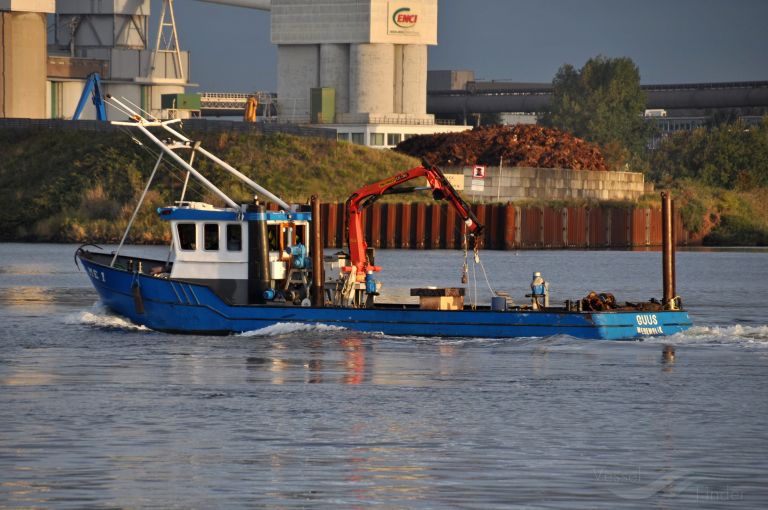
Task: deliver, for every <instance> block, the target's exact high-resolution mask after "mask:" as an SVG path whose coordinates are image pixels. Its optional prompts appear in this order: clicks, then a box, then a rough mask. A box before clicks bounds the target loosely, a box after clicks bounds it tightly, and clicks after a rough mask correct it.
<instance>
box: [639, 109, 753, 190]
mask: <svg viewBox="0 0 768 510" xmlns="http://www.w3.org/2000/svg"><path fill="white" fill-rule="evenodd" d="M648 177H649V178H650V179H652V180H655V181H657V182H661V183H670V182H672V181H673V180H676V179H682V178H691V179H696V180H700V181H701V182H703V183H704V184H707V185H709V186H718V187H723V188H727V189H740V190H750V189H752V188H755V187H759V186H768V118H766V119H764V120H763V122H762V123H761V124H760V125H757V126H746V125H744V124H742V123H740V122H736V123H733V124H723V125H720V126H717V127H713V128H712V129H709V130H707V129H705V128H700V129H696V130H694V131H692V132H681V133H676V134H674V135H672V136H670V137H668V138H667V139H666V140H664V141H663V143H662V144H661V146H660V147H659V149H657V150H656V151H654V152H653V154H652V155H651V157H650V168H649V170H648Z"/></svg>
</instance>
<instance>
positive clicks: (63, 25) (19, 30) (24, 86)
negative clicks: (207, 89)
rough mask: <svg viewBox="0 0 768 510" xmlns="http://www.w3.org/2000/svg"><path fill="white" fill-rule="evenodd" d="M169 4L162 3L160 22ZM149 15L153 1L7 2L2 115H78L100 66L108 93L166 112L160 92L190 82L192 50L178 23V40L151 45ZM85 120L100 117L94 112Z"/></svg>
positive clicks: (1, 25) (1, 30)
mask: <svg viewBox="0 0 768 510" xmlns="http://www.w3.org/2000/svg"><path fill="white" fill-rule="evenodd" d="M169 6H170V3H169V2H167V1H165V2H163V14H164V15H165V16H161V23H162V22H163V20H164V19H166V20H167V19H168V18H167V16H168V15H170V13H171V12H172V11H170V10H169V9H168V8H169ZM49 14H53V16H52V17H51V19H52V24H53V26H51V27H50V28H51V37H50V39H49V38H48V15H49ZM149 14H150V0H0V15H1V16H0V35H2V52H1V54H2V71H3V77H2V82H0V109H1V111H0V117H17V118H18V117H21V118H34V119H42V118H54V119H68V118H72V115H73V114H74V112H75V109H76V106H77V102H78V100H79V99H80V96H81V94H82V91H83V88H84V86H85V83H86V78H87V77H88V76H89V75H90V74H91V73H94V72H97V73H99V75H100V77H101V79H102V85H103V89H102V90H103V92H104V93H105V94H112V95H114V96H115V97H124V98H126V99H128V100H129V101H131V102H132V103H134V104H135V105H137V106H140V107H141V108H142V109H144V110H146V111H149V112H151V113H152V114H153V115H156V116H158V117H159V116H161V115H162V113H163V111H162V110H163V108H162V101H161V96H162V95H163V94H179V93H183V92H184V90H185V87H188V86H190V83H189V82H188V76H189V55H188V53H187V52H184V51H181V50H180V48H179V47H178V41H177V38H176V37H175V26H174V27H173V34H171V35H172V37H170V38H169V40H170V41H171V42H172V44H170V45H166V46H162V45H160V47H157V46H156V47H155V48H154V49H153V50H150V49H149V48H150V45H149V43H150V41H149V31H148V25H149ZM167 26H170V25H167ZM160 28H161V29H163V30H165V28H164V27H163V25H161V27H160ZM164 35H167V34H164ZM159 41H160V38H158V42H159ZM48 42H50V44H47V43H48ZM81 118H83V119H92V118H95V110H94V109H93V108H86V109H85V110H84V112H83V115H82V117H81Z"/></svg>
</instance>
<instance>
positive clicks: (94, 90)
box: [72, 73, 107, 121]
mask: <svg viewBox="0 0 768 510" xmlns="http://www.w3.org/2000/svg"><path fill="white" fill-rule="evenodd" d="M89 97H90V99H91V101H92V102H93V106H95V107H96V119H97V120H101V121H106V120H107V111H106V108H105V107H104V99H103V97H104V96H103V94H102V92H101V77H100V76H99V73H91V74H89V75H88V78H86V80H85V87H83V93H82V94H81V95H80V101H78V103H77V108H75V114H74V115H73V116H72V120H79V119H80V115H82V113H83V109H84V108H85V105H86V103H87V102H88V98H89Z"/></svg>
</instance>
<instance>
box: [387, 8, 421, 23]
mask: <svg viewBox="0 0 768 510" xmlns="http://www.w3.org/2000/svg"><path fill="white" fill-rule="evenodd" d="M418 20H419V15H418V14H412V13H411V8H410V7H403V8H401V9H398V10H396V11H395V13H394V14H393V15H392V21H394V22H395V25H397V26H398V27H400V28H411V27H413V26H414V25H416V22H417V21H418Z"/></svg>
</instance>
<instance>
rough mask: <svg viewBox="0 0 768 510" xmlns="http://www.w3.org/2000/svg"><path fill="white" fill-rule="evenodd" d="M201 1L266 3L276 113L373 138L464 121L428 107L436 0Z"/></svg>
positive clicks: (386, 139) (389, 138) (370, 141)
mask: <svg viewBox="0 0 768 510" xmlns="http://www.w3.org/2000/svg"><path fill="white" fill-rule="evenodd" d="M204 1H209V2H213V3H221V4H228V5H237V6H242V7H251V8H255V9H262V10H269V11H271V37H272V42H273V43H274V44H276V45H277V56H278V64H277V96H278V105H279V113H278V115H279V119H280V120H281V121H284V122H301V123H305V122H313V123H315V122H322V123H325V124H329V125H331V126H333V127H335V128H336V130H337V132H338V133H339V138H341V139H347V140H351V141H353V142H357V143H363V144H366V145H373V146H391V145H394V144H396V143H398V142H399V141H400V140H401V139H403V138H404V137H407V136H409V135H413V134H422V133H432V132H435V131H446V130H460V129H466V128H463V127H451V126H438V125H436V124H435V123H434V116H432V115H429V114H427V46H429V45H435V44H437V11H438V8H437V0H410V1H405V0H314V1H313V0H271V1H269V0H204ZM318 103H319V104H318ZM329 105H330V106H329ZM329 108H330V110H331V111H330V112H329V111H328V110H329Z"/></svg>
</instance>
